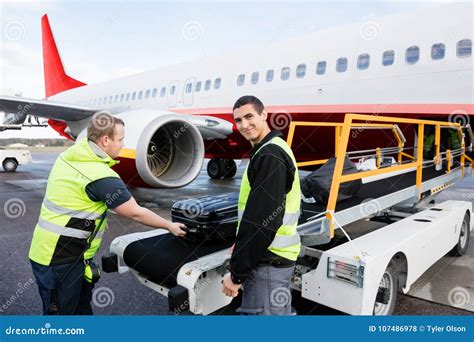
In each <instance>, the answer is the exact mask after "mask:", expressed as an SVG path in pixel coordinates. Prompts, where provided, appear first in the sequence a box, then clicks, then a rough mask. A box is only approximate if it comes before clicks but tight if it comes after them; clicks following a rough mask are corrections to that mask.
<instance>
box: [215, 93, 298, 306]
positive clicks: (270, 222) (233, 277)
mask: <svg viewBox="0 0 474 342" xmlns="http://www.w3.org/2000/svg"><path fill="white" fill-rule="evenodd" d="M233 115H234V120H235V123H236V125H237V128H238V130H239V132H240V133H241V134H242V135H243V136H244V137H245V138H246V139H247V140H248V141H250V143H251V144H252V151H251V153H250V161H249V164H248V167H247V169H246V170H245V172H244V174H243V177H242V183H241V186H240V194H239V202H238V213H239V220H238V232H237V238H236V242H235V246H234V248H233V252H232V257H231V260H230V273H229V274H227V275H226V276H225V277H224V280H223V288H222V291H223V292H224V293H225V294H226V295H227V296H232V297H235V296H237V294H238V290H239V289H240V287H242V286H243V297H242V305H241V307H240V308H239V309H238V310H237V312H240V313H242V314H255V315H290V314H291V292H290V282H291V277H292V275H293V271H294V265H295V261H296V259H297V257H298V254H299V252H300V247H301V245H300V238H299V235H298V233H297V231H296V227H297V224H298V218H299V213H300V198H301V190H300V182H299V177H298V170H297V167H296V161H295V157H294V156H293V152H292V151H291V149H290V147H289V146H288V145H287V144H286V142H285V141H284V140H283V139H282V138H281V136H282V135H281V133H280V132H279V131H271V130H270V127H269V126H268V123H267V121H266V120H267V116H268V114H267V111H266V110H265V108H264V105H263V103H262V102H261V101H260V100H259V99H258V98H256V97H255V96H250V95H248V96H243V97H241V98H239V99H238V100H237V102H235V104H234V108H233ZM282 298H284V303H282V302H281V299H282Z"/></svg>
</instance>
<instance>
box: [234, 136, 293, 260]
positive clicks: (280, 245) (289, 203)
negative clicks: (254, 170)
mask: <svg viewBox="0 0 474 342" xmlns="http://www.w3.org/2000/svg"><path fill="white" fill-rule="evenodd" d="M269 144H275V145H277V146H279V147H280V148H281V149H282V150H283V151H284V152H285V153H286V154H287V155H288V156H289V157H290V158H291V160H292V162H293V165H294V167H295V177H294V179H293V184H292V187H291V189H290V191H289V192H288V193H287V194H286V199H285V212H284V214H283V220H282V224H281V226H280V227H279V228H278V230H277V232H276V235H275V237H274V239H273V241H272V243H271V244H270V246H269V247H268V249H269V250H270V251H271V252H273V253H275V254H277V255H279V256H281V257H284V258H287V259H290V260H296V258H297V257H298V255H299V252H300V248H301V244H300V236H299V234H298V232H297V231H296V227H297V225H298V219H299V216H300V203H301V188H300V182H299V176H298V168H297V166H296V160H295V158H294V156H293V152H292V151H291V149H290V147H289V146H288V145H287V144H286V142H285V141H284V140H283V139H281V138H279V137H275V138H272V139H271V140H270V141H268V142H266V143H265V144H263V145H262V146H261V147H260V148H259V149H258V150H257V151H256V152H255V154H254V156H255V155H256V154H257V153H259V151H260V150H261V149H262V148H263V147H264V146H266V145H269ZM249 165H250V163H249ZM247 169H248V166H247ZM247 169H246V170H245V172H244V175H243V177H242V183H241V186H240V193H239V202H238V213H237V214H238V225H237V229H238V228H239V226H240V222H241V220H242V218H243V216H244V212H245V206H246V204H247V200H248V196H249V194H250V191H251V188H250V182H249V179H248V175H247Z"/></svg>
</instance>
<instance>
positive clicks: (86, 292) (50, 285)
mask: <svg viewBox="0 0 474 342" xmlns="http://www.w3.org/2000/svg"><path fill="white" fill-rule="evenodd" d="M30 262H31V267H32V269H33V274H34V275H35V278H36V284H37V285H38V290H39V294H40V296H41V300H42V302H43V314H44V315H51V314H58V315H92V314H93V313H92V307H91V303H90V302H91V299H92V289H93V288H94V285H93V284H91V283H89V282H87V281H86V280H85V279H84V267H85V266H84V262H83V261H82V260H80V261H78V262H77V263H76V264H75V265H74V263H68V264H63V265H56V266H44V265H41V264H38V263H36V262H34V261H32V260H30ZM72 265H74V266H72ZM71 267H72V269H71ZM69 269H71V270H70V271H69ZM68 271H69V273H68V274H67V276H66V277H65V278H64V280H63V281H62V283H61V284H59V283H60V280H61V279H62V278H63V277H64V276H65V274H66V273H67V272H68ZM54 307H58V308H59V311H57V312H52V310H51V309H52V308H54Z"/></svg>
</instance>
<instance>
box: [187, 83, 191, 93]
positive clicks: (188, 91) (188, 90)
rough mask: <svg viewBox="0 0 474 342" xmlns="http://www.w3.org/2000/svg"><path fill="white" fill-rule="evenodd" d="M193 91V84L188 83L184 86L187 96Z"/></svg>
mask: <svg viewBox="0 0 474 342" xmlns="http://www.w3.org/2000/svg"><path fill="white" fill-rule="evenodd" d="M192 90H193V84H192V83H188V84H186V93H187V94H189V93H190V92H191V91H192Z"/></svg>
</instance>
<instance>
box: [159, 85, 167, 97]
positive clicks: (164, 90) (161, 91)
mask: <svg viewBox="0 0 474 342" xmlns="http://www.w3.org/2000/svg"><path fill="white" fill-rule="evenodd" d="M165 95H166V87H161V90H160V97H165Z"/></svg>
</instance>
